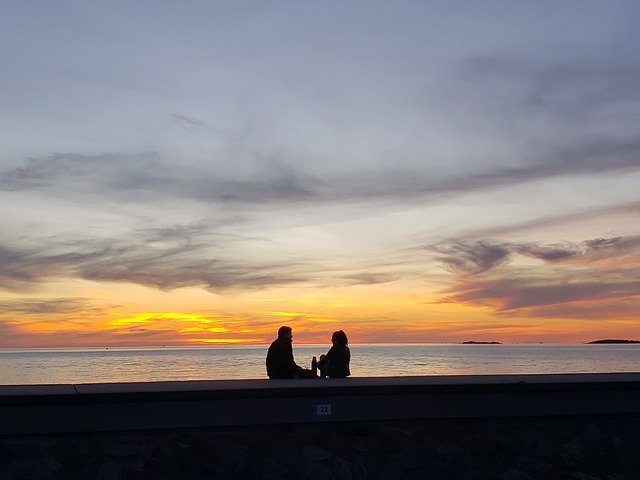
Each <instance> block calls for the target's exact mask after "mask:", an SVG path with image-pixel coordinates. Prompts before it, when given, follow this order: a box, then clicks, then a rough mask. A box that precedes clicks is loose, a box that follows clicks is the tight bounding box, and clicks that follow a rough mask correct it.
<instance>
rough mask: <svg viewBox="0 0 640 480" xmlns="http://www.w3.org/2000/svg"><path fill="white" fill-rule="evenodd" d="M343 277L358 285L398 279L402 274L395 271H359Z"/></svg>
mask: <svg viewBox="0 0 640 480" xmlns="http://www.w3.org/2000/svg"><path fill="white" fill-rule="evenodd" d="M343 278H345V279H346V280H349V281H351V282H353V283H354V284H356V285H376V284H379V283H389V282H393V281H395V280H398V279H399V278H400V275H397V274H393V273H358V274H354V275H347V276H345V277H343Z"/></svg>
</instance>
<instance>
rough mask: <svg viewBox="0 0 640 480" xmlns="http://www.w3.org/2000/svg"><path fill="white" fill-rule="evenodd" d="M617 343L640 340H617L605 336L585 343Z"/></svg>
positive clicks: (638, 341) (637, 341) (639, 341)
mask: <svg viewBox="0 0 640 480" xmlns="http://www.w3.org/2000/svg"><path fill="white" fill-rule="evenodd" d="M611 343H613V344H619V343H640V340H619V339H612V338H606V339H604V340H594V341H593V342H588V343H587V345H601V344H611Z"/></svg>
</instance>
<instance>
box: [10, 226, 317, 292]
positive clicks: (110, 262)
mask: <svg viewBox="0 0 640 480" xmlns="http://www.w3.org/2000/svg"><path fill="white" fill-rule="evenodd" d="M216 240H217V241H218V243H220V242H223V240H221V239H220V237H216V236H215V235H212V234H211V233H210V232H205V231H204V230H203V228H202V227H201V226H198V225H188V226H177V227H174V228H163V229H142V230H137V231H133V232H131V233H130V234H127V235H123V236H115V237H111V238H106V239H91V238H75V239H73V240H64V241H61V240H59V239H56V238H44V239H41V240H40V241H39V242H38V241H36V240H35V239H31V240H30V247H29V248H26V247H22V246H15V245H12V246H7V245H0V259H2V260H3V262H2V263H0V287H1V288H5V289H9V290H17V291H20V290H28V289H30V288H34V287H35V286H36V285H37V284H38V283H41V282H45V281H47V280H49V279H52V278H60V277H74V278H83V279H86V280H94V281H104V282H133V283H137V284H140V285H146V286H150V287H155V288H160V289H166V290H169V289H174V288H179V287H187V286H202V287H204V288H207V289H210V290H214V291H220V290H225V289H232V288H263V287H267V286H270V285H283V284H290V283H298V282H303V281H307V280H308V279H309V277H310V275H311V274H309V273H308V265H305V266H302V265H296V264H294V263H277V262H267V261H265V262H250V261H243V260H233V259H232V258H229V257H227V256H226V255H224V254H218V255H216V247H217V246H219V245H216ZM224 241H230V240H229V239H225V240H224Z"/></svg>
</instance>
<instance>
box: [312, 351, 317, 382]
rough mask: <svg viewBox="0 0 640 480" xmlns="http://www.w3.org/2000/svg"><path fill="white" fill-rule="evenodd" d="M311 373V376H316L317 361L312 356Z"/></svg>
mask: <svg viewBox="0 0 640 480" xmlns="http://www.w3.org/2000/svg"><path fill="white" fill-rule="evenodd" d="M311 371H312V372H313V376H314V377H317V376H318V360H316V356H315V355H314V356H313V358H312V359H311Z"/></svg>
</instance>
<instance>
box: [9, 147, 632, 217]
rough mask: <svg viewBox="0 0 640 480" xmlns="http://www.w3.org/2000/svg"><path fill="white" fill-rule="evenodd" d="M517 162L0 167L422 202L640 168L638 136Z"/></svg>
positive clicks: (64, 184)
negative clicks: (454, 167) (445, 167)
mask: <svg viewBox="0 0 640 480" xmlns="http://www.w3.org/2000/svg"><path fill="white" fill-rule="evenodd" d="M527 157H529V158H528V160H526V161H524V163H521V164H520V165H519V166H517V167H499V168H497V167H492V168H485V169H484V170H483V171H480V172H476V173H468V172H465V174H464V175H449V176H440V177H434V176H433V173H432V172H431V171H430V170H429V169H427V168H426V167H425V168H424V170H421V169H419V168H415V167H414V168H409V167H406V168H402V167H398V166H397V164H394V166H393V167H380V168H379V169H373V170H372V169H369V170H366V171H357V170H354V171H349V172H343V173H341V174H340V175H337V176H336V175H335V174H331V175H330V174H325V175H324V176H319V175H316V176H312V175H309V174H308V173H306V172H305V171H304V170H303V169H302V168H300V167H297V166H295V165H294V164H293V163H290V162H287V161H285V160H281V159H278V158H274V157H272V156H269V155H266V156H264V158H262V159H255V163H254V164H252V167H251V168H249V169H248V171H251V172H252V173H251V174H250V175H249V174H246V173H245V174H240V173H239V172H237V171H234V170H233V169H230V168H229V167H228V165H229V164H231V163H232V162H231V160H233V159H226V160H225V162H222V163H221V162H218V163H220V165H219V168H215V165H216V162H213V163H212V164H211V166H209V167H204V166H195V165H188V164H185V165H181V166H177V165H169V164H168V163H165V162H162V161H160V159H159V157H158V155H157V154H154V153H142V154H137V155H133V154H132V155H127V154H104V155H94V156H91V155H80V154H74V153H68V154H54V155H50V156H46V157H37V158H30V159H27V160H26V165H25V166H23V167H20V168H15V169H13V170H8V171H5V172H0V190H5V191H18V190H33V189H38V190H42V191H45V192H49V193H50V194H55V195H57V196H62V197H66V198H74V197H76V196H81V195H84V196H95V195H99V196H103V197H106V198H108V199H110V200H113V201H120V202H126V201H129V202H131V201H134V202H140V201H144V202H148V201H152V200H154V199H155V200H169V199H170V200H171V201H172V202H176V201H178V200H180V199H191V200H197V201H201V202H206V203H227V202H234V203H239V204H254V205H255V204H258V205H269V204H272V203H273V204H277V203H282V202H322V203H340V202H343V203H344V202H369V201H385V200H397V201H416V200H424V199H425V198H427V197H441V196H446V195H450V194H454V193H463V192H470V191H476V190H480V189H491V188H497V187H502V186H506V185H513V184H516V183H523V182H530V181H535V180H540V179H545V178H550V177H559V176H569V175H579V174H580V175H582V174H602V173H611V172H617V171H620V170H624V169H640V138H627V139H614V138H601V139H590V140H588V141H585V142H583V143H582V144H578V145H574V146H571V147H566V148H562V149H556V150H553V151H548V152H546V153H539V154H536V155H529V154H527ZM234 172H235V173H234Z"/></svg>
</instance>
